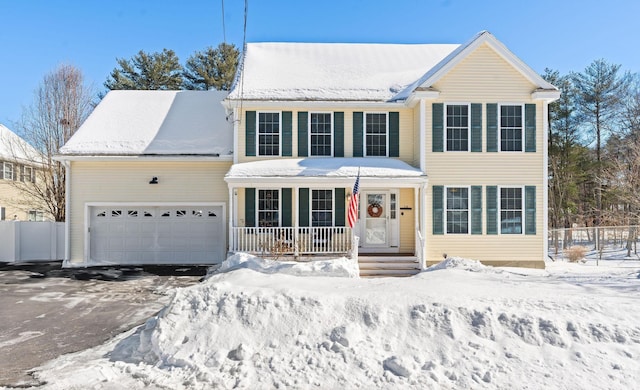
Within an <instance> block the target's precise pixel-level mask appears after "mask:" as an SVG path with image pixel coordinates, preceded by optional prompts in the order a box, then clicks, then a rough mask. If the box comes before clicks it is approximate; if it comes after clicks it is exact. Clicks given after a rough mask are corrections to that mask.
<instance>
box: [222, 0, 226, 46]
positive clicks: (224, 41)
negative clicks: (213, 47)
mask: <svg viewBox="0 0 640 390" xmlns="http://www.w3.org/2000/svg"><path fill="white" fill-rule="evenodd" d="M222 42H223V43H225V44H226V43H227V28H226V26H225V25H224V0H222Z"/></svg>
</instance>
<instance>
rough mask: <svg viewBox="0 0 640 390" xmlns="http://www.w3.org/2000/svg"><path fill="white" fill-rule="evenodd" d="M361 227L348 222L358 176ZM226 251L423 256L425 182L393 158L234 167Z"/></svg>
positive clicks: (265, 162) (229, 179) (278, 254)
mask: <svg viewBox="0 0 640 390" xmlns="http://www.w3.org/2000/svg"><path fill="white" fill-rule="evenodd" d="M358 174H359V176H360V181H359V188H360V190H359V193H358V196H359V210H358V217H359V218H358V222H357V223H356V225H355V226H354V227H353V229H352V228H350V227H349V225H348V222H347V211H348V208H349V203H350V202H351V197H352V196H353V195H352V190H353V185H354V183H355V180H356V177H357V176H358ZM225 181H226V182H227V184H228V186H229V199H231V204H230V212H229V214H230V215H229V251H230V252H232V253H233V252H248V253H253V254H258V255H262V256H269V257H283V256H292V257H296V258H307V257H315V256H348V257H352V258H357V256H358V252H361V253H377V254H379V253H388V254H394V253H395V254H400V253H411V254H413V255H415V256H416V257H418V258H419V259H420V260H421V259H422V258H423V252H424V240H423V239H422V237H423V235H422V234H421V232H422V231H424V229H423V224H424V222H422V221H424V215H422V214H423V213H422V212H421V211H420V210H424V207H423V205H421V204H420V203H421V199H424V196H423V193H424V191H425V188H426V184H427V178H426V176H425V175H424V174H423V173H422V172H421V171H420V170H419V169H417V168H414V167H412V166H410V165H409V164H407V163H405V162H403V161H400V160H397V159H391V158H299V159H296V158H287V159H284V158H283V159H277V160H262V161H252V162H245V163H239V164H234V165H233V166H232V167H231V169H230V170H229V172H228V173H227V175H226V176H225Z"/></svg>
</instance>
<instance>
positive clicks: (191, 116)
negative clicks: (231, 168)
mask: <svg viewBox="0 0 640 390" xmlns="http://www.w3.org/2000/svg"><path fill="white" fill-rule="evenodd" d="M226 95H227V92H221V91H111V92H109V93H108V94H107V95H106V96H105V97H104V99H103V100H102V101H101V102H100V104H99V105H98V106H97V107H96V108H95V110H94V111H93V113H91V115H90V116H89V118H87V120H86V121H85V122H84V123H83V124H82V126H81V127H80V129H78V131H77V132H76V133H75V134H74V135H73V136H72V137H71V139H70V140H69V141H68V142H67V143H66V144H65V145H64V146H63V147H62V148H61V149H60V154H61V155H67V156H68V155H102V156H104V155H106V156H132V155H220V156H229V155H232V154H233V123H232V122H230V121H227V120H226V113H225V109H224V107H223V106H222V105H221V104H220V102H221V101H222V100H223V99H224V98H225V97H226Z"/></svg>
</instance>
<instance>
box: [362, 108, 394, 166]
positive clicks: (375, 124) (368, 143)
mask: <svg viewBox="0 0 640 390" xmlns="http://www.w3.org/2000/svg"><path fill="white" fill-rule="evenodd" d="M364 118H365V121H364V122H365V123H364V129H365V134H364V139H365V156H367V157H373V156H382V157H387V156H388V155H389V115H387V113H386V112H368V113H366V115H365V116H364Z"/></svg>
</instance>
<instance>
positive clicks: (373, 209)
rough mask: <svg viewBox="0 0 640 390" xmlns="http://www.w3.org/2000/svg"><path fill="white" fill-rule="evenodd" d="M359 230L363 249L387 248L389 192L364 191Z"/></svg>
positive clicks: (388, 239)
mask: <svg viewBox="0 0 640 390" xmlns="http://www.w3.org/2000/svg"><path fill="white" fill-rule="evenodd" d="M360 199H361V200H360V201H361V206H360V212H361V220H362V221H364V224H363V226H362V230H361V235H362V236H361V238H360V240H361V242H362V247H363V248H388V247H389V242H390V237H389V192H386V191H365V192H363V193H362V198H360Z"/></svg>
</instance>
